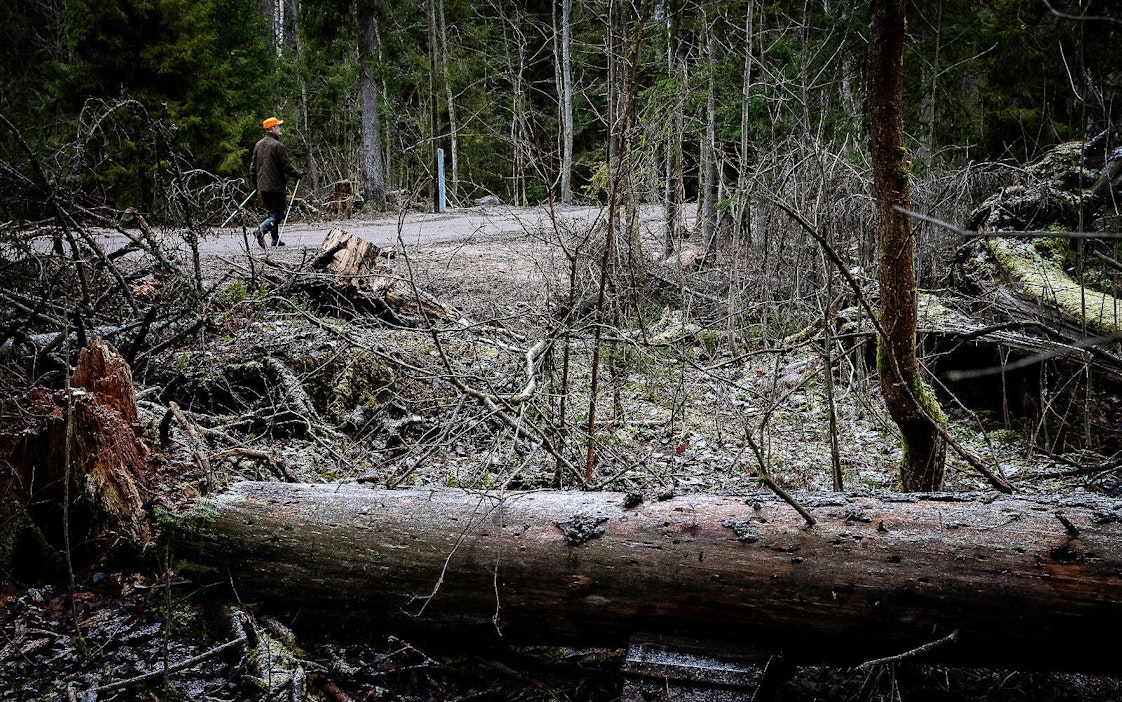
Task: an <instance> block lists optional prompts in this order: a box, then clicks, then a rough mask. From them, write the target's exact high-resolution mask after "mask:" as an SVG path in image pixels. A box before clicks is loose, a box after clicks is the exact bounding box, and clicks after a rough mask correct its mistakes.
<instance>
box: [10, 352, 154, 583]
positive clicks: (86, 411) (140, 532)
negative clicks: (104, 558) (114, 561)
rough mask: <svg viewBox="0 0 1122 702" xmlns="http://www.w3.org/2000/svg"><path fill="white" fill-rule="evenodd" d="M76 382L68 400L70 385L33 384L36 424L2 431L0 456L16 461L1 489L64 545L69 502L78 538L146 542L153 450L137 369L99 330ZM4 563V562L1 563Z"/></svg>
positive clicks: (81, 359)
mask: <svg viewBox="0 0 1122 702" xmlns="http://www.w3.org/2000/svg"><path fill="white" fill-rule="evenodd" d="M70 386H71V387H70V398H69V400H68V398H67V396H66V391H65V390H58V391H49V390H46V389H43V388H34V389H32V390H31V392H30V394H29V396H28V398H27V402H28V407H27V410H28V415H29V416H31V417H36V420H35V425H34V426H31V427H28V428H27V430H25V431H16V432H7V433H3V434H0V463H3V464H6V465H7V466H10V468H11V471H10V473H7V474H0V495H7V496H10V497H11V498H13V500H14V502H13V503H14V504H17V505H19V506H20V509H22V510H24V511H25V512H26V513H27V514H28V515H30V521H31V522H32V523H34V524H36V525H37V526H38V527H39V528H40V529H41V530H43V533H44V535H46V536H47V538H48V541H50V542H51V543H50V545H51V546H53V547H54V548H56V549H61V548H62V545H63V539H62V538H61V537H60V536H59V535H58V534H57V532H59V531H60V529H59V528H58V527H57V526H55V525H58V524H62V523H63V521H62V520H61V517H60V515H61V514H62V512H63V510H64V509H67V510H69V520H68V523H69V525H70V529H71V537H70V540H71V542H72V543H75V544H83V545H84V548H93V547H94V546H95V545H96V544H98V543H99V541H101V540H105V541H108V542H109V543H110V544H115V543H118V542H122V543H131V544H132V545H134V546H137V547H142V546H145V545H148V544H150V543H151V541H152V538H153V537H152V533H151V527H150V524H149V516H148V512H147V510H146V508H145V503H146V501H147V499H148V486H147V482H148V461H149V457H150V450H149V448H148V445H147V444H146V443H145V441H144V439H143V438H142V435H143V429H142V426H141V423H140V420H139V415H138V411H137V404H136V394H135V390H134V388H133V381H132V372H131V370H130V369H129V367H128V364H127V363H126V362H125V361H124V359H123V358H122V357H121V355H120V354H119V353H118V352H117V350H116V349H115V348H114V347H113V345H112V344H110V343H109V342H107V341H105V340H103V339H101V338H97V339H94V340H93V341H91V342H90V343H89V345H87V346H86V347H85V348H83V349H82V350H81V351H80V352H79V355H78V363H77V366H76V367H75V370H74V375H73V377H72V378H71V383H70ZM68 412H72V413H73V417H72V422H73V430H72V431H70V432H68V431H67V424H68V421H67V413H68ZM68 436H71V437H72V439H71V445H70V446H69V449H68V447H67V441H68V438H67V437H68ZM67 456H69V457H70V465H69V469H68V467H67V465H66V457H67ZM67 476H68V477H69V479H70V486H69V490H67V489H66V480H65V478H66V477H67ZM66 494H69V495H70V496H71V504H70V505H65V502H66V500H65V499H64V495H66ZM0 516H2V515H0ZM102 545H104V544H102ZM5 566H6V564H4V563H0V570H2V569H4V568H5Z"/></svg>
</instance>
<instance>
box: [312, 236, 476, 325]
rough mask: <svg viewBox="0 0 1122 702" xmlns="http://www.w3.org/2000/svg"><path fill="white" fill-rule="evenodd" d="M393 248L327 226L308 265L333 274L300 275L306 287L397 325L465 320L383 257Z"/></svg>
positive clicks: (391, 254) (392, 253)
mask: <svg viewBox="0 0 1122 702" xmlns="http://www.w3.org/2000/svg"><path fill="white" fill-rule="evenodd" d="M392 258H394V251H393V250H392V249H382V248H380V247H378V246H376V245H375V244H372V243H370V242H369V241H366V240H365V239H363V238H361V237H359V236H356V235H355V234H352V233H350V232H348V231H345V230H343V229H331V230H330V231H328V233H327V236H326V237H325V238H324V240H323V243H322V244H320V255H319V256H318V257H317V258H316V259H315V260H314V261H313V262H312V268H313V269H314V270H317V271H323V272H326V273H331V274H333V275H332V276H330V277H322V276H316V277H313V278H309V279H306V280H304V282H303V283H302V284H303V286H304V287H305V288H306V289H308V291H309V292H311V293H313V294H315V293H319V294H318V295H317V297H320V298H324V299H327V300H337V299H345V300H348V301H349V302H350V303H351V304H359V305H362V306H366V307H369V308H371V309H372V310H373V311H374V312H375V314H377V315H378V316H380V317H384V318H386V320H387V321H389V322H391V323H393V324H398V325H417V324H423V323H434V322H451V323H456V324H465V325H466V324H468V322H467V320H465V319H464V318H463V316H462V315H461V314H460V312H459V311H457V310H456V309H455V308H453V307H451V306H450V305H446V304H444V303H443V302H441V301H440V300H437V299H436V298H434V297H432V296H431V295H429V294H428V293H426V292H424V291H423V290H420V289H418V288H417V287H415V286H414V285H413V284H412V283H411V282H410V281H409V280H408V279H406V278H403V277H402V276H401V275H399V274H398V273H397V272H396V271H395V270H394V269H393V268H391V267H389V266H387V265H386V263H387V262H388V261H389V260H390V259H392Z"/></svg>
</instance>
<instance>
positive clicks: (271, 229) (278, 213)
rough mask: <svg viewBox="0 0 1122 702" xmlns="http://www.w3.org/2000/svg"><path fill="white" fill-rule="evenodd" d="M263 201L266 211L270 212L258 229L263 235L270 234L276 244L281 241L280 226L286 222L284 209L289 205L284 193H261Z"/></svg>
mask: <svg viewBox="0 0 1122 702" xmlns="http://www.w3.org/2000/svg"><path fill="white" fill-rule="evenodd" d="M261 201H262V202H264V203H265V209H267V210H269V216H268V217H266V218H265V221H264V222H262V223H261V226H260V227H258V228H257V229H258V231H260V232H261V233H262V234H264V233H265V232H268V233H270V234H271V235H272V238H273V243H274V244H276V243H277V241H278V240H280V225H281V224H282V223H283V222H284V207H285V205H286V204H287V203H286V202H285V197H284V193H261Z"/></svg>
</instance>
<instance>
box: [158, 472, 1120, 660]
mask: <svg viewBox="0 0 1122 702" xmlns="http://www.w3.org/2000/svg"><path fill="white" fill-rule="evenodd" d="M799 497H800V499H801V501H802V504H803V506H805V507H806V508H807V509H808V510H810V511H811V512H812V513H813V514H814V516H815V518H816V520H817V523H816V524H815V525H814V526H810V527H808V526H806V522H805V521H804V520H803V518H802V517H800V516H799V515H798V514H797V513H796V512H795V511H794V510H793V509H791V508H790V507H789V506H788V505H786V504H785V503H783V502H782V501H780V500H779V499H778V498H777V497H775V496H774V495H771V494H770V493H759V494H753V495H751V496H748V497H744V496H741V497H722V496H712V495H690V496H684V497H675V498H673V499H669V500H647V501H643V500H639V499H636V498H635V497H634V496H632V495H624V494H621V493H594V492H535V493H503V494H499V493H496V494H485V493H472V492H467V491H460V490H444V489H424V490H402V491H390V490H371V489H366V488H362V487H359V486H353V485H342V486H341V485H301V484H283V483H239V484H236V485H234V486H233V487H232V488H231V489H230V490H229V491H228V492H226V493H224V494H221V495H217V496H214V497H211V498H207V499H204V500H202V501H201V502H200V503H199V504H198V505H197V506H196V507H195V508H194V509H193V510H192V511H191V512H189V513H187V514H185V515H180V516H178V517H174V516H173V517H167V518H166V521H165V523H164V527H165V529H166V531H167V533H168V534H170V536H171V537H172V539H171V541H172V544H173V549H174V551H175V556H176V558H177V559H184V558H187V559H188V560H192V559H193V560H194V561H195V562H196V563H199V564H201V565H203V566H205V567H206V568H215V569H216V570H217V572H218V573H220V575H218V576H217V579H218V580H221V581H223V582H227V581H228V582H229V583H231V584H232V586H233V587H234V588H235V589H236V591H237V593H238V595H239V597H241V598H242V600H243V601H245V600H247V599H249V598H252V599H254V600H259V601H264V602H265V603H267V604H269V605H272V606H274V607H277V608H280V609H282V610H287V611H291V612H297V613H298V614H297V615H296V617H295V624H296V625H298V626H299V625H301V624H303V625H305V626H323V627H329V628H337V629H339V631H337V632H336V633H337V635H344V636H345V631H342V630H343V629H346V628H347V627H353V625H354V623H355V622H356V621H361V622H362V627H361V628H362V632H361V636H369V635H370V634H371V633H372V631H373V630H378V629H385V630H387V631H392V632H394V633H396V634H397V635H402V636H409V637H416V638H417V640H425V641H429V640H432V641H439V642H442V643H444V644H447V645H450V646H479V645H482V644H484V643H489V642H496V643H498V642H505V643H508V644H515V643H533V644H551V645H557V644H562V643H584V644H595V645H618V644H621V643H623V642H625V641H626V640H627V639H628V637H629V636H630V635H631V634H633V633H635V632H645V633H651V634H673V635H678V636H692V637H703V638H707V639H727V640H734V641H738V642H741V643H743V642H746V641H751V642H752V644H753V645H754V646H757V647H763V648H766V649H771V650H775V651H783V652H785V653H786V654H787V655H788V656H790V657H792V658H793V659H795V660H798V661H803V662H819V661H821V662H836V663H841V664H856V663H860V662H862V661H867V660H870V659H875V658H880V657H884V656H891V655H896V654H901V653H904V652H906V651H910V650H912V649H915V648H917V647H919V646H922V645H924V644H929V643H931V642H933V641H939V640H942V639H948V640H947V641H944V643H943V645H940V646H935V647H932V650H930V651H928V652H926V653H925V654H924V658H923V660H924V661H938V662H947V663H953V664H959V665H972V666H984V667H1009V668H1016V669H1021V670H1028V669H1049V670H1073V671H1085V672H1095V671H1101V672H1118V670H1119V668H1120V666H1122V663H1119V660H1118V657H1117V655H1116V653H1115V651H1114V648H1113V647H1112V646H1109V645H1103V643H1102V642H1104V641H1110V640H1112V637H1113V636H1115V635H1116V632H1117V631H1118V627H1119V626H1120V625H1122V523H1120V522H1122V509H1120V507H1119V503H1118V502H1117V501H1114V500H1109V499H1106V498H1102V497H1098V496H1093V495H1080V496H1077V497H1075V498H1057V499H1052V500H1049V499H1043V498H1033V499H1029V498H1014V497H996V498H995V497H993V496H992V495H988V496H979V495H963V494H960V495H950V494H945V493H941V494H940V493H928V494H909V495H901V494H886V495H879V496H846V495H840V494H829V495H825V494H807V495H801V496H799ZM204 572H205V571H204ZM210 572H216V571H214V570H211V571H210ZM352 632H353V629H352ZM952 634H953V636H952ZM430 637H431V639H430ZM950 639H953V640H950Z"/></svg>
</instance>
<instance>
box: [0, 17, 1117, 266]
mask: <svg viewBox="0 0 1122 702" xmlns="http://www.w3.org/2000/svg"><path fill="white" fill-rule="evenodd" d="M3 12H4V24H5V27H6V28H7V37H8V38H7V40H6V41H5V42H4V45H3V46H2V47H0V52H2V53H0V83H2V84H3V85H4V86H5V89H4V91H3V94H2V95H0V114H3V115H4V116H5V118H6V120H7V122H8V123H9V130H10V129H12V128H14V129H16V130H18V132H19V133H20V134H21V135H22V138H23V139H24V140H25V141H26V142H27V143H28V144H29V145H30V146H31V147H32V149H33V150H34V151H36V152H42V151H43V150H44V149H50V148H61V147H62V146H63V145H64V144H68V143H69V144H71V145H72V148H71V149H70V150H69V151H64V152H63V153H62V154H60V156H65V155H70V156H73V157H74V158H73V159H72V161H71V162H70V163H68V164H66V166H65V168H66V169H68V170H69V171H71V172H70V173H68V174H67V175H69V176H70V178H69V181H70V182H72V183H74V182H77V183H80V187H79V186H77V185H76V187H78V189H79V191H80V193H81V195H83V196H85V197H88V198H90V199H91V200H97V201H99V202H101V203H105V204H110V205H113V206H116V207H118V208H127V207H135V208H138V209H139V210H141V211H142V212H145V213H151V214H159V213H160V212H161V211H164V210H166V209H167V208H168V205H167V204H166V203H165V202H163V201H162V200H166V199H168V198H169V196H170V193H169V192H167V190H168V189H167V188H164V189H163V191H162V192H161V191H160V189H161V188H160V183H161V182H162V178H161V174H163V173H166V172H168V171H169V169H171V170H177V172H178V173H179V174H180V176H181V177H182V178H185V179H188V180H189V181H190V182H188V183H185V184H184V187H187V188H188V189H189V190H190V192H193V193H197V192H199V191H201V190H203V189H204V188H207V187H213V186H214V184H215V183H216V182H221V181H223V180H226V179H234V180H239V181H240V180H242V179H244V178H245V177H246V176H247V171H248V160H249V150H250V148H251V147H252V145H253V143H254V142H255V141H256V139H257V138H258V137H259V136H260V132H261V127H260V124H261V121H262V119H264V118H265V117H268V116H270V115H273V114H275V115H277V116H278V117H280V118H282V119H284V120H285V122H286V141H288V143H289V147H290V149H291V151H292V153H293V156H294V158H295V160H296V161H297V162H299V163H301V164H305V165H306V169H307V170H308V172H309V173H310V174H311V180H312V181H313V182H314V185H315V186H317V187H322V186H325V185H329V184H331V183H332V182H333V181H335V180H338V179H352V180H354V181H355V182H357V183H360V184H361V187H362V189H363V190H364V192H365V194H366V195H367V199H368V200H372V201H373V202H374V203H376V204H380V203H381V202H382V200H383V199H384V194H383V193H384V191H385V190H391V191H407V192H409V193H411V194H414V195H416V196H418V198H420V196H421V195H422V194H426V195H427V194H428V193H429V189H430V188H431V184H432V182H433V175H434V173H433V169H434V159H433V154H434V149H435V148H442V149H443V150H444V153H445V154H446V155H447V157H446V160H447V165H446V169H447V175H448V188H449V202H450V203H451V204H453V205H455V204H464V203H470V202H471V201H472V200H473V199H476V198H479V197H482V196H485V195H488V194H492V195H495V196H497V197H498V198H500V199H501V200H502V201H504V202H507V203H511V204H538V203H542V202H545V201H547V200H549V199H551V198H552V199H554V200H556V201H560V202H570V201H572V200H573V199H574V198H577V199H580V198H594V199H595V198H603V197H604V196H605V193H606V190H605V188H606V183H607V180H606V176H607V168H608V166H607V164H608V163H609V160H610V155H611V153H612V150H613V149H616V148H618V145H619V144H620V143H621V142H620V140H621V138H625V139H626V140H627V141H628V146H629V148H630V149H632V150H633V155H632V156H631V159H630V164H631V165H630V167H629V171H630V175H631V178H630V180H629V182H628V184H627V188H628V190H629V191H630V192H632V193H633V196H634V197H636V198H639V199H641V200H644V201H653V200H657V201H668V200H673V199H678V200H681V201H691V202H693V201H696V202H698V203H699V204H700V206H701V207H702V208H703V211H704V212H705V213H706V216H707V217H709V218H710V219H712V218H715V217H716V216H717V214H716V213H717V212H720V213H722V214H724V213H728V212H737V213H743V212H744V211H746V209H747V208H746V207H745V202H746V201H747V200H748V199H750V198H751V195H752V191H753V190H759V189H760V188H763V189H765V190H767V191H769V192H772V193H779V192H780V191H781V190H782V188H783V187H785V183H784V181H785V180H790V178H791V177H794V178H796V182H797V179H798V178H800V177H807V175H806V174H808V173H812V172H816V171H820V170H821V169H822V160H823V159H827V158H829V159H835V158H836V159H840V160H841V161H842V162H844V163H845V164H848V166H849V167H851V168H853V169H856V170H857V171H858V172H860V171H863V170H864V168H865V166H864V164H865V161H866V159H867V157H866V155H865V152H866V145H865V137H864V135H863V125H862V122H863V114H864V109H863V105H862V100H863V95H864V56H865V51H866V41H867V33H868V13H867V8H866V3H864V2H853V1H847V0H822V1H820V2H758V1H755V0H748V1H740V2H717V1H716V0H711V1H710V0H705V1H702V2H679V1H675V0H658V1H648V2H584V1H582V0H575V1H573V0H564V1H558V2H501V1H498V0H489V1H487V2H483V3H479V2H470V3H469V2H460V1H459V0H430V1H429V2H418V3H387V2H378V1H376V0H345V1H344V0H322V1H318V2H299V0H276V1H275V2H268V1H267V0H259V1H257V2H254V1H253V0H201V1H199V2H185V1H183V0H116V1H114V2H94V1H92V0H66V1H63V0H13V1H12V2H7V3H5V7H4V11H3ZM908 12H909V14H908V25H907V32H908V36H907V42H906V48H905V51H906V55H905V61H904V69H905V88H904V95H905V104H904V109H905V124H906V126H907V130H908V139H909V144H908V147H909V155H910V157H911V163H912V168H913V174H912V175H913V178H914V179H915V180H916V182H917V183H918V184H919V185H920V188H919V189H920V190H921V191H922V184H923V183H925V182H928V180H929V179H933V178H937V177H939V176H941V175H945V174H947V173H948V172H949V171H954V170H958V169H963V168H965V167H967V166H969V165H970V164H979V163H993V162H1005V163H1013V164H1021V163H1025V162H1028V161H1030V160H1032V159H1033V158H1034V157H1035V156H1038V155H1039V154H1040V153H1041V152H1042V150H1043V149H1045V148H1047V147H1048V146H1050V145H1053V144H1055V143H1057V142H1059V141H1063V140H1067V139H1072V138H1081V137H1083V136H1085V135H1088V134H1093V133H1095V132H1097V131H1099V130H1101V129H1103V128H1105V127H1106V126H1107V125H1111V124H1113V123H1114V119H1115V117H1116V112H1117V110H1118V109H1119V108H1118V106H1117V105H1116V104H1115V100H1114V97H1115V94H1116V91H1117V88H1118V80H1119V75H1118V71H1117V69H1116V66H1115V61H1113V59H1112V52H1111V48H1112V47H1113V46H1114V45H1115V44H1114V42H1115V41H1116V38H1117V36H1116V35H1117V31H1118V26H1119V25H1118V19H1117V15H1118V8H1117V7H1115V6H1113V5H1112V4H1111V3H1106V2H1097V3H1096V2H1088V1H1087V0H1083V1H1080V2H1058V1H1057V2H1048V1H1045V0H987V1H978V0H937V1H935V2H923V3H911V6H910V7H909V10H908ZM626 100H632V101H633V106H631V107H629V108H627V109H626V110H625V109H624V102H625V101H626ZM124 101H129V102H128V109H119V108H120V107H121V103H122V102H124ZM625 111H626V112H628V114H631V115H633V118H632V119H631V121H632V122H633V126H631V125H629V126H628V129H627V132H626V135H624V131H623V129H622V126H623V125H622V122H621V115H623V114H624V112H625ZM110 112H111V113H112V119H111V120H109V122H106V114H107V113H110ZM153 122H155V123H158V124H160V125H164V127H165V128H166V129H165V130H164V131H159V130H157V131H156V132H155V133H153V132H151V131H150V129H151V128H150V124H151V123H153ZM110 123H112V124H113V125H114V128H113V129H110V128H109V124H110ZM79 144H80V145H81V148H80V154H78V153H74V149H76V148H78V145H79ZM0 148H3V149H4V152H3V155H4V157H5V159H4V160H5V161H6V162H8V163H13V164H15V163H19V162H20V160H21V156H20V154H19V151H18V149H17V148H16V144H15V143H14V142H13V140H12V139H11V138H10V135H9V138H5V139H4V140H3V141H2V142H0ZM79 156H80V157H79ZM807 159H810V160H807ZM785 164H786V165H785ZM793 164H799V165H798V166H797V167H794V166H793ZM58 165H59V167H60V168H62V167H63V165H62V164H58ZM9 177H10V174H8V175H6V176H5V178H6V179H7V178H9ZM60 180H61V179H60ZM750 182H751V183H750ZM12 185H18V184H17V183H13V184H12ZM308 185H311V184H308ZM803 190H804V191H807V189H805V188H803ZM6 191H7V193H8V195H7V197H6V198H5V202H4V203H2V204H0V207H2V208H3V210H4V212H3V214H4V216H6V217H7V218H19V217H21V216H32V217H34V213H33V212H32V211H30V210H29V209H28V208H33V199H32V200H28V199H27V198H26V197H25V194H24V193H21V191H20V188H19V187H15V188H8V189H7V190H6ZM76 194H77V193H76ZM429 201H431V198H430V199H429ZM703 201H704V202H703ZM742 218H744V217H743V216H742ZM951 219H952V220H955V219H961V217H957V218H951ZM921 275H922V270H921Z"/></svg>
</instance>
